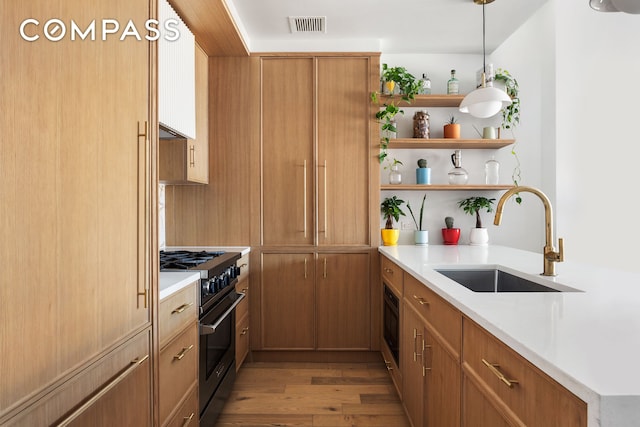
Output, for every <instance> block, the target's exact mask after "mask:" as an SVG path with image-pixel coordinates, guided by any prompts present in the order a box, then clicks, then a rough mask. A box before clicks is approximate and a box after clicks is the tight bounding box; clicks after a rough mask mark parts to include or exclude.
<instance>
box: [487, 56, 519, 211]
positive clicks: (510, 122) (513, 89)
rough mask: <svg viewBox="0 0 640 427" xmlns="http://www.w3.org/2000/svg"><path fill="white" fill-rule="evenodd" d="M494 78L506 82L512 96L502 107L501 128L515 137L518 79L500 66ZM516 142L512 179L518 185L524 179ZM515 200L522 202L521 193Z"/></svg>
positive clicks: (517, 121) (517, 118)
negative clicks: (508, 102)
mask: <svg viewBox="0 0 640 427" xmlns="http://www.w3.org/2000/svg"><path fill="white" fill-rule="evenodd" d="M494 78H495V80H497V81H500V82H503V83H504V87H505V92H507V95H509V98H511V104H510V105H508V106H506V107H504V108H503V109H502V125H501V128H502V129H505V130H507V129H508V130H509V131H510V132H511V135H512V136H514V139H515V134H514V131H513V130H514V129H515V127H516V126H517V125H519V124H520V96H519V91H520V87H519V86H518V81H517V80H516V79H515V78H514V77H513V76H512V75H511V73H509V71H507V70H504V69H502V68H498V69H497V70H496V74H495V77H494ZM516 141H517V140H516ZM516 144H517V142H516V143H515V144H513V147H512V148H511V154H513V156H514V157H515V159H516V166H515V167H514V168H513V173H512V174H511V179H512V180H513V183H514V184H515V185H516V186H518V184H519V183H520V180H521V179H522V176H521V170H520V159H519V158H518V154H517V153H516ZM515 200H516V202H517V203H518V204H520V203H522V198H521V197H520V194H516V198H515Z"/></svg>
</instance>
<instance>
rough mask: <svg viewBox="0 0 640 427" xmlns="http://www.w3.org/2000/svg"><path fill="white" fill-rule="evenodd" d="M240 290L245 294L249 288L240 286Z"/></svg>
mask: <svg viewBox="0 0 640 427" xmlns="http://www.w3.org/2000/svg"><path fill="white" fill-rule="evenodd" d="M240 292H242V293H243V294H246V293H247V292H249V288H242V290H241V291H240Z"/></svg>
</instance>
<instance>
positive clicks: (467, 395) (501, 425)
mask: <svg viewBox="0 0 640 427" xmlns="http://www.w3.org/2000/svg"><path fill="white" fill-rule="evenodd" d="M463 378H464V380H463V381H464V384H463V387H462V389H463V397H462V399H463V407H464V410H463V412H462V427H477V426H478V425H482V426H491V427H513V426H521V425H522V424H520V423H516V422H514V423H511V422H509V421H507V419H506V418H504V417H503V416H502V415H501V414H500V412H498V411H497V410H496V409H495V408H494V407H493V405H491V403H490V402H489V400H487V398H486V397H485V396H484V394H482V392H480V390H479V389H478V387H477V386H476V384H475V382H474V381H472V380H471V379H470V378H469V377H467V376H466V375H463ZM479 423H480V424H479Z"/></svg>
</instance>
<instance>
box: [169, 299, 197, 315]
mask: <svg viewBox="0 0 640 427" xmlns="http://www.w3.org/2000/svg"><path fill="white" fill-rule="evenodd" d="M192 305H193V303H192V302H191V303H188V304H187V303H184V304H182V305H181V306H180V307H178V308H176V309H174V310H173V311H172V312H171V314H180V313H182V312H183V311H185V310H186V309H187V308H189V307H191V306H192Z"/></svg>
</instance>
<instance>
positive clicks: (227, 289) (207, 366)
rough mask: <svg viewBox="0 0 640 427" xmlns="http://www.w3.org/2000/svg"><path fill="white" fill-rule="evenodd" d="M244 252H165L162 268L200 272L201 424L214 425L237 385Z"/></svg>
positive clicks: (161, 256) (199, 384)
mask: <svg viewBox="0 0 640 427" xmlns="http://www.w3.org/2000/svg"><path fill="white" fill-rule="evenodd" d="M238 259H240V253H235V252H233V253H232V252H207V251H162V252H161V253H160V270H161V271H175V270H191V271H199V272H200V293H199V298H198V305H199V320H198V323H199V324H198V328H199V330H200V342H199V352H200V355H199V367H198V370H199V378H198V387H199V392H198V393H199V401H200V426H202V427H213V426H214V425H215V423H216V420H217V418H218V416H219V414H220V412H221V411H222V408H223V406H224V403H225V401H226V400H227V398H228V397H229V395H230V393H231V390H232V388H233V383H234V381H235V376H236V361H235V349H236V347H235V337H236V315H235V308H236V306H237V305H238V303H240V301H241V300H242V298H244V296H245V294H242V293H237V292H236V291H235V285H236V283H237V281H238V278H237V277H238V276H239V274H240V267H238V266H237V265H236V262H237V260H238Z"/></svg>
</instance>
